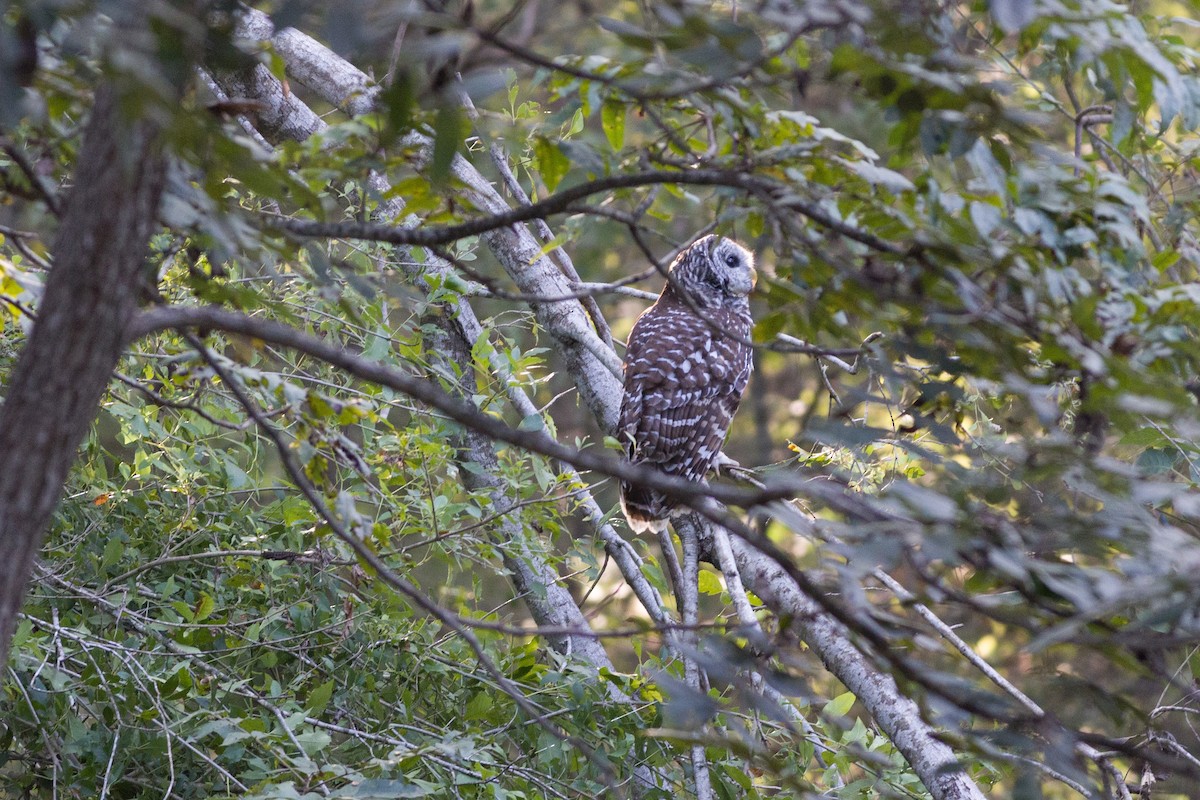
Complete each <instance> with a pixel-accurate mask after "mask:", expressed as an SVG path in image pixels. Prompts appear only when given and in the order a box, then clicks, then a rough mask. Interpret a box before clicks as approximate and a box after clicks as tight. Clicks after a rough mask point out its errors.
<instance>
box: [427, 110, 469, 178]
mask: <svg viewBox="0 0 1200 800" xmlns="http://www.w3.org/2000/svg"><path fill="white" fill-rule="evenodd" d="M468 130H469V128H468V125H467V118H466V115H465V114H464V113H463V111H462V109H460V108H458V107H457V106H448V105H447V106H442V107H441V108H439V109H438V112H437V117H436V118H435V119H434V121H433V158H432V159H431V160H430V162H429V180H430V182H431V183H433V184H434V185H435V186H443V185H445V183H446V181H447V180H449V178H450V168H451V165H453V163H454V156H456V155H457V154H458V149H459V148H460V147H462V145H463V140H464V139H465V138H466V136H467V131H468Z"/></svg>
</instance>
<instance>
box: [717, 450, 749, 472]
mask: <svg viewBox="0 0 1200 800" xmlns="http://www.w3.org/2000/svg"><path fill="white" fill-rule="evenodd" d="M712 468H713V472H715V473H717V477H718V478H719V477H721V470H733V469H741V468H742V465H741V464H739V463H738V462H737V460H736V459H733V458H730V457H729V456H727V455H725V453H724V451H722V452H720V453H718V454H717V460H716V461H714V462H713V467H712Z"/></svg>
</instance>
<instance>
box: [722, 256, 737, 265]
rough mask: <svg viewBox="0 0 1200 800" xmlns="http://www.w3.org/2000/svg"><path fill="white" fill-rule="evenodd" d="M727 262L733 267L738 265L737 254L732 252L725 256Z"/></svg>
mask: <svg viewBox="0 0 1200 800" xmlns="http://www.w3.org/2000/svg"><path fill="white" fill-rule="evenodd" d="M725 263H726V264H728V265H729V266H731V267H736V266H737V256H735V255H734V254H733V253H730V254H729V255H727V256H725Z"/></svg>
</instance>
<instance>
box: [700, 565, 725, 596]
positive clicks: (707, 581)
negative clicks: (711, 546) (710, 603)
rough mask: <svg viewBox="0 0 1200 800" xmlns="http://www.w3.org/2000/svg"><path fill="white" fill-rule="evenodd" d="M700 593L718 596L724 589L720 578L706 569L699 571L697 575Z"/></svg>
mask: <svg viewBox="0 0 1200 800" xmlns="http://www.w3.org/2000/svg"><path fill="white" fill-rule="evenodd" d="M699 587H700V594H707V595H712V596H714V597H719V596H720V595H721V593H722V592H724V591H725V587H724V586H723V585H722V584H721V579H720V578H718V577H717V575H716V573H714V572H710V571H708V570H706V569H704V570H701V571H700V575H699Z"/></svg>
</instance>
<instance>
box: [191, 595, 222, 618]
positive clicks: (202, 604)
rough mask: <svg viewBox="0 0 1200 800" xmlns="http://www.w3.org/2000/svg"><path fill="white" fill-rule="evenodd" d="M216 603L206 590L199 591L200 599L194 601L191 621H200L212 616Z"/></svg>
mask: <svg viewBox="0 0 1200 800" xmlns="http://www.w3.org/2000/svg"><path fill="white" fill-rule="evenodd" d="M216 607H217V603H216V601H215V600H213V598H212V595H210V594H209V593H208V592H201V593H200V599H199V600H197V601H196V606H195V608H194V609H193V610H192V622H201V621H203V620H206V619H208V618H209V617H210V616H212V613H213V611H214V610H215V609H216Z"/></svg>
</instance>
